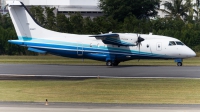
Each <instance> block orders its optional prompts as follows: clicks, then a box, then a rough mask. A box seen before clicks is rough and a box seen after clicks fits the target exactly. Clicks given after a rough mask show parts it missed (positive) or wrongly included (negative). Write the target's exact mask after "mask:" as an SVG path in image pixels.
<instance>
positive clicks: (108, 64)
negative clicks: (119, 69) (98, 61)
mask: <svg viewBox="0 0 200 112" xmlns="http://www.w3.org/2000/svg"><path fill="white" fill-rule="evenodd" d="M119 63H120V62H118V61H114V62H112V61H107V62H106V65H107V66H118V65H119Z"/></svg>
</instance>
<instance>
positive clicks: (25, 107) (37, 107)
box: [0, 102, 200, 112]
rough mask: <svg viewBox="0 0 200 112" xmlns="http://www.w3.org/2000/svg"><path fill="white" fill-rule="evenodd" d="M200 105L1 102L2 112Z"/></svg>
mask: <svg viewBox="0 0 200 112" xmlns="http://www.w3.org/2000/svg"><path fill="white" fill-rule="evenodd" d="M199 110H200V105H166V104H90V103H49V105H47V106H45V105H44V103H22V102H3V103H2V102H0V111H2V112H27V111H29V112H55V111H56V112H147V111H148V112H199Z"/></svg>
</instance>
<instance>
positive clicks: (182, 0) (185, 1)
mask: <svg viewBox="0 0 200 112" xmlns="http://www.w3.org/2000/svg"><path fill="white" fill-rule="evenodd" d="M163 5H164V6H165V7H166V9H164V10H162V9H161V11H163V12H165V13H167V14H168V16H170V17H172V18H181V19H182V20H186V19H187V18H188V16H193V14H194V9H193V8H194V6H195V4H192V2H191V0H172V2H170V1H166V2H165V3H164V4H163Z"/></svg>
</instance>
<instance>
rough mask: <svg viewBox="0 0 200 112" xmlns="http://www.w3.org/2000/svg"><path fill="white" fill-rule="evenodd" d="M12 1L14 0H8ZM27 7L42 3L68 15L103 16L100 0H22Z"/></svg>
mask: <svg viewBox="0 0 200 112" xmlns="http://www.w3.org/2000/svg"><path fill="white" fill-rule="evenodd" d="M1 1H5V0H1ZM7 1H12V0H7ZM20 1H22V2H23V3H24V4H25V5H26V6H27V7H28V6H33V5H36V6H37V5H42V6H49V7H55V8H56V9H57V12H58V13H64V14H65V15H66V16H69V14H73V13H77V12H78V13H80V14H81V15H82V16H83V17H88V16H89V17H92V18H93V17H97V16H102V15H103V13H102V11H101V10H100V9H99V8H98V5H99V0H20Z"/></svg>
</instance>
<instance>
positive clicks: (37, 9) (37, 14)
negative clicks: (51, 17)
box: [30, 6, 46, 26]
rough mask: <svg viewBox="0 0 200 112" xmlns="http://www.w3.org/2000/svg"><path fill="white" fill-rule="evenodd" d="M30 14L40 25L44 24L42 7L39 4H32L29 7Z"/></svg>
mask: <svg viewBox="0 0 200 112" xmlns="http://www.w3.org/2000/svg"><path fill="white" fill-rule="evenodd" d="M30 12H31V15H32V16H33V17H34V18H35V19H36V21H37V22H38V23H39V24H40V25H41V26H44V25H45V21H46V20H45V17H44V14H43V13H44V8H42V7H41V6H32V7H31V8H30Z"/></svg>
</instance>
